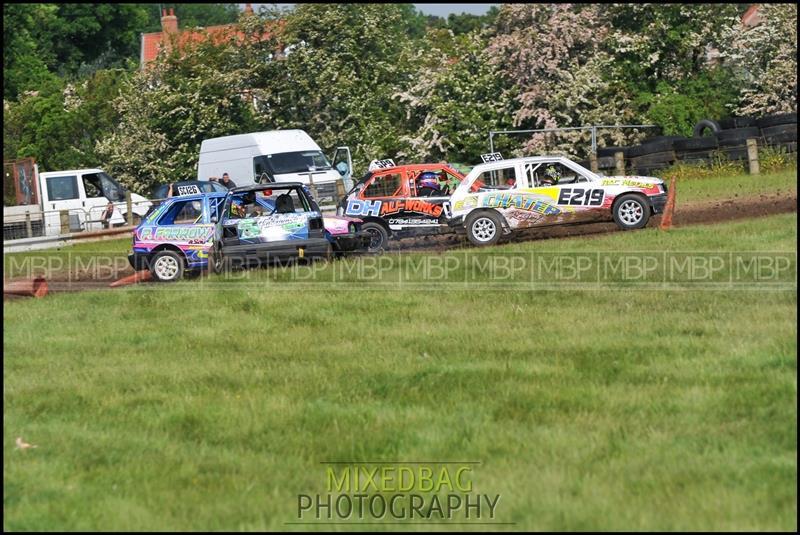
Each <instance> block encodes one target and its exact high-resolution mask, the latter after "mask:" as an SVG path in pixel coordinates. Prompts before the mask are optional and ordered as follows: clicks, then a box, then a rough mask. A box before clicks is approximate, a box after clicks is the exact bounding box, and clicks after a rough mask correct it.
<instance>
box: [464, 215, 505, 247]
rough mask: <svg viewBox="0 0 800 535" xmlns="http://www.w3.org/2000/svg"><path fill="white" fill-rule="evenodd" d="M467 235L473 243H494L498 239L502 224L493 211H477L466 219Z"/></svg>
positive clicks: (501, 231)
mask: <svg viewBox="0 0 800 535" xmlns="http://www.w3.org/2000/svg"><path fill="white" fill-rule="evenodd" d="M466 227H467V237H468V238H469V241H471V242H472V243H473V244H474V245H494V244H495V243H497V242H498V241H500V237H501V235H502V233H503V225H502V222H501V220H500V216H499V215H498V214H497V213H495V212H479V213H477V214H473V215H471V216H470V217H469V218H468V219H467V224H466Z"/></svg>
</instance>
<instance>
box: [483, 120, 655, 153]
mask: <svg viewBox="0 0 800 535" xmlns="http://www.w3.org/2000/svg"><path fill="white" fill-rule="evenodd" d="M642 128H656V129H660V128H661V127H660V126H658V125H654V124H618V125H589V126H568V127H563V128H539V129H536V130H490V131H489V152H494V138H495V136H497V135H498V134H503V135H516V134H558V133H561V132H576V131H578V132H590V134H591V148H590V151H591V152H592V153H596V152H597V137H598V132H599V131H600V130H625V129H632V130H639V129H642Z"/></svg>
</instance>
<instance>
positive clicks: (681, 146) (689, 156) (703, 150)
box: [674, 136, 719, 165]
mask: <svg viewBox="0 0 800 535" xmlns="http://www.w3.org/2000/svg"><path fill="white" fill-rule="evenodd" d="M674 146H675V154H676V155H677V157H678V160H680V161H681V163H687V164H690V165H702V164H708V163H711V159H712V154H711V153H712V152H714V151H716V150H717V149H718V148H719V144H718V143H717V137H716V136H703V137H691V138H687V139H679V140H677V141H675V144H674Z"/></svg>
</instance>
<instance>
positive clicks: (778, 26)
mask: <svg viewBox="0 0 800 535" xmlns="http://www.w3.org/2000/svg"><path fill="white" fill-rule="evenodd" d="M759 17H760V18H761V22H760V24H758V25H756V26H754V27H752V28H747V27H744V26H742V25H737V26H733V27H731V28H730V29H729V33H728V39H729V41H728V47H727V49H726V51H725V52H727V55H728V58H727V61H729V62H730V63H731V64H732V65H733V66H734V67H735V68H736V72H737V74H738V76H739V78H740V80H741V83H742V85H743V88H742V90H741V92H740V93H739V102H738V103H737V105H736V107H735V108H734V110H733V111H734V112H735V113H736V114H738V115H764V114H767V113H780V112H796V111H797V4H761V5H759Z"/></svg>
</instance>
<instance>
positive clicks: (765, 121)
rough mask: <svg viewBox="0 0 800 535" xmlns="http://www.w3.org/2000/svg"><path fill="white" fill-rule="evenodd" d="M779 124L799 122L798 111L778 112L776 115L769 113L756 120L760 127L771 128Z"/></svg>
mask: <svg viewBox="0 0 800 535" xmlns="http://www.w3.org/2000/svg"><path fill="white" fill-rule="evenodd" d="M779 124H795V125H796V124H797V113H778V114H776V115H767V116H766V117H762V118H761V119H758V120H757V121H756V126H758V127H759V128H762V129H763V128H769V127H771V126H778V125H779Z"/></svg>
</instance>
